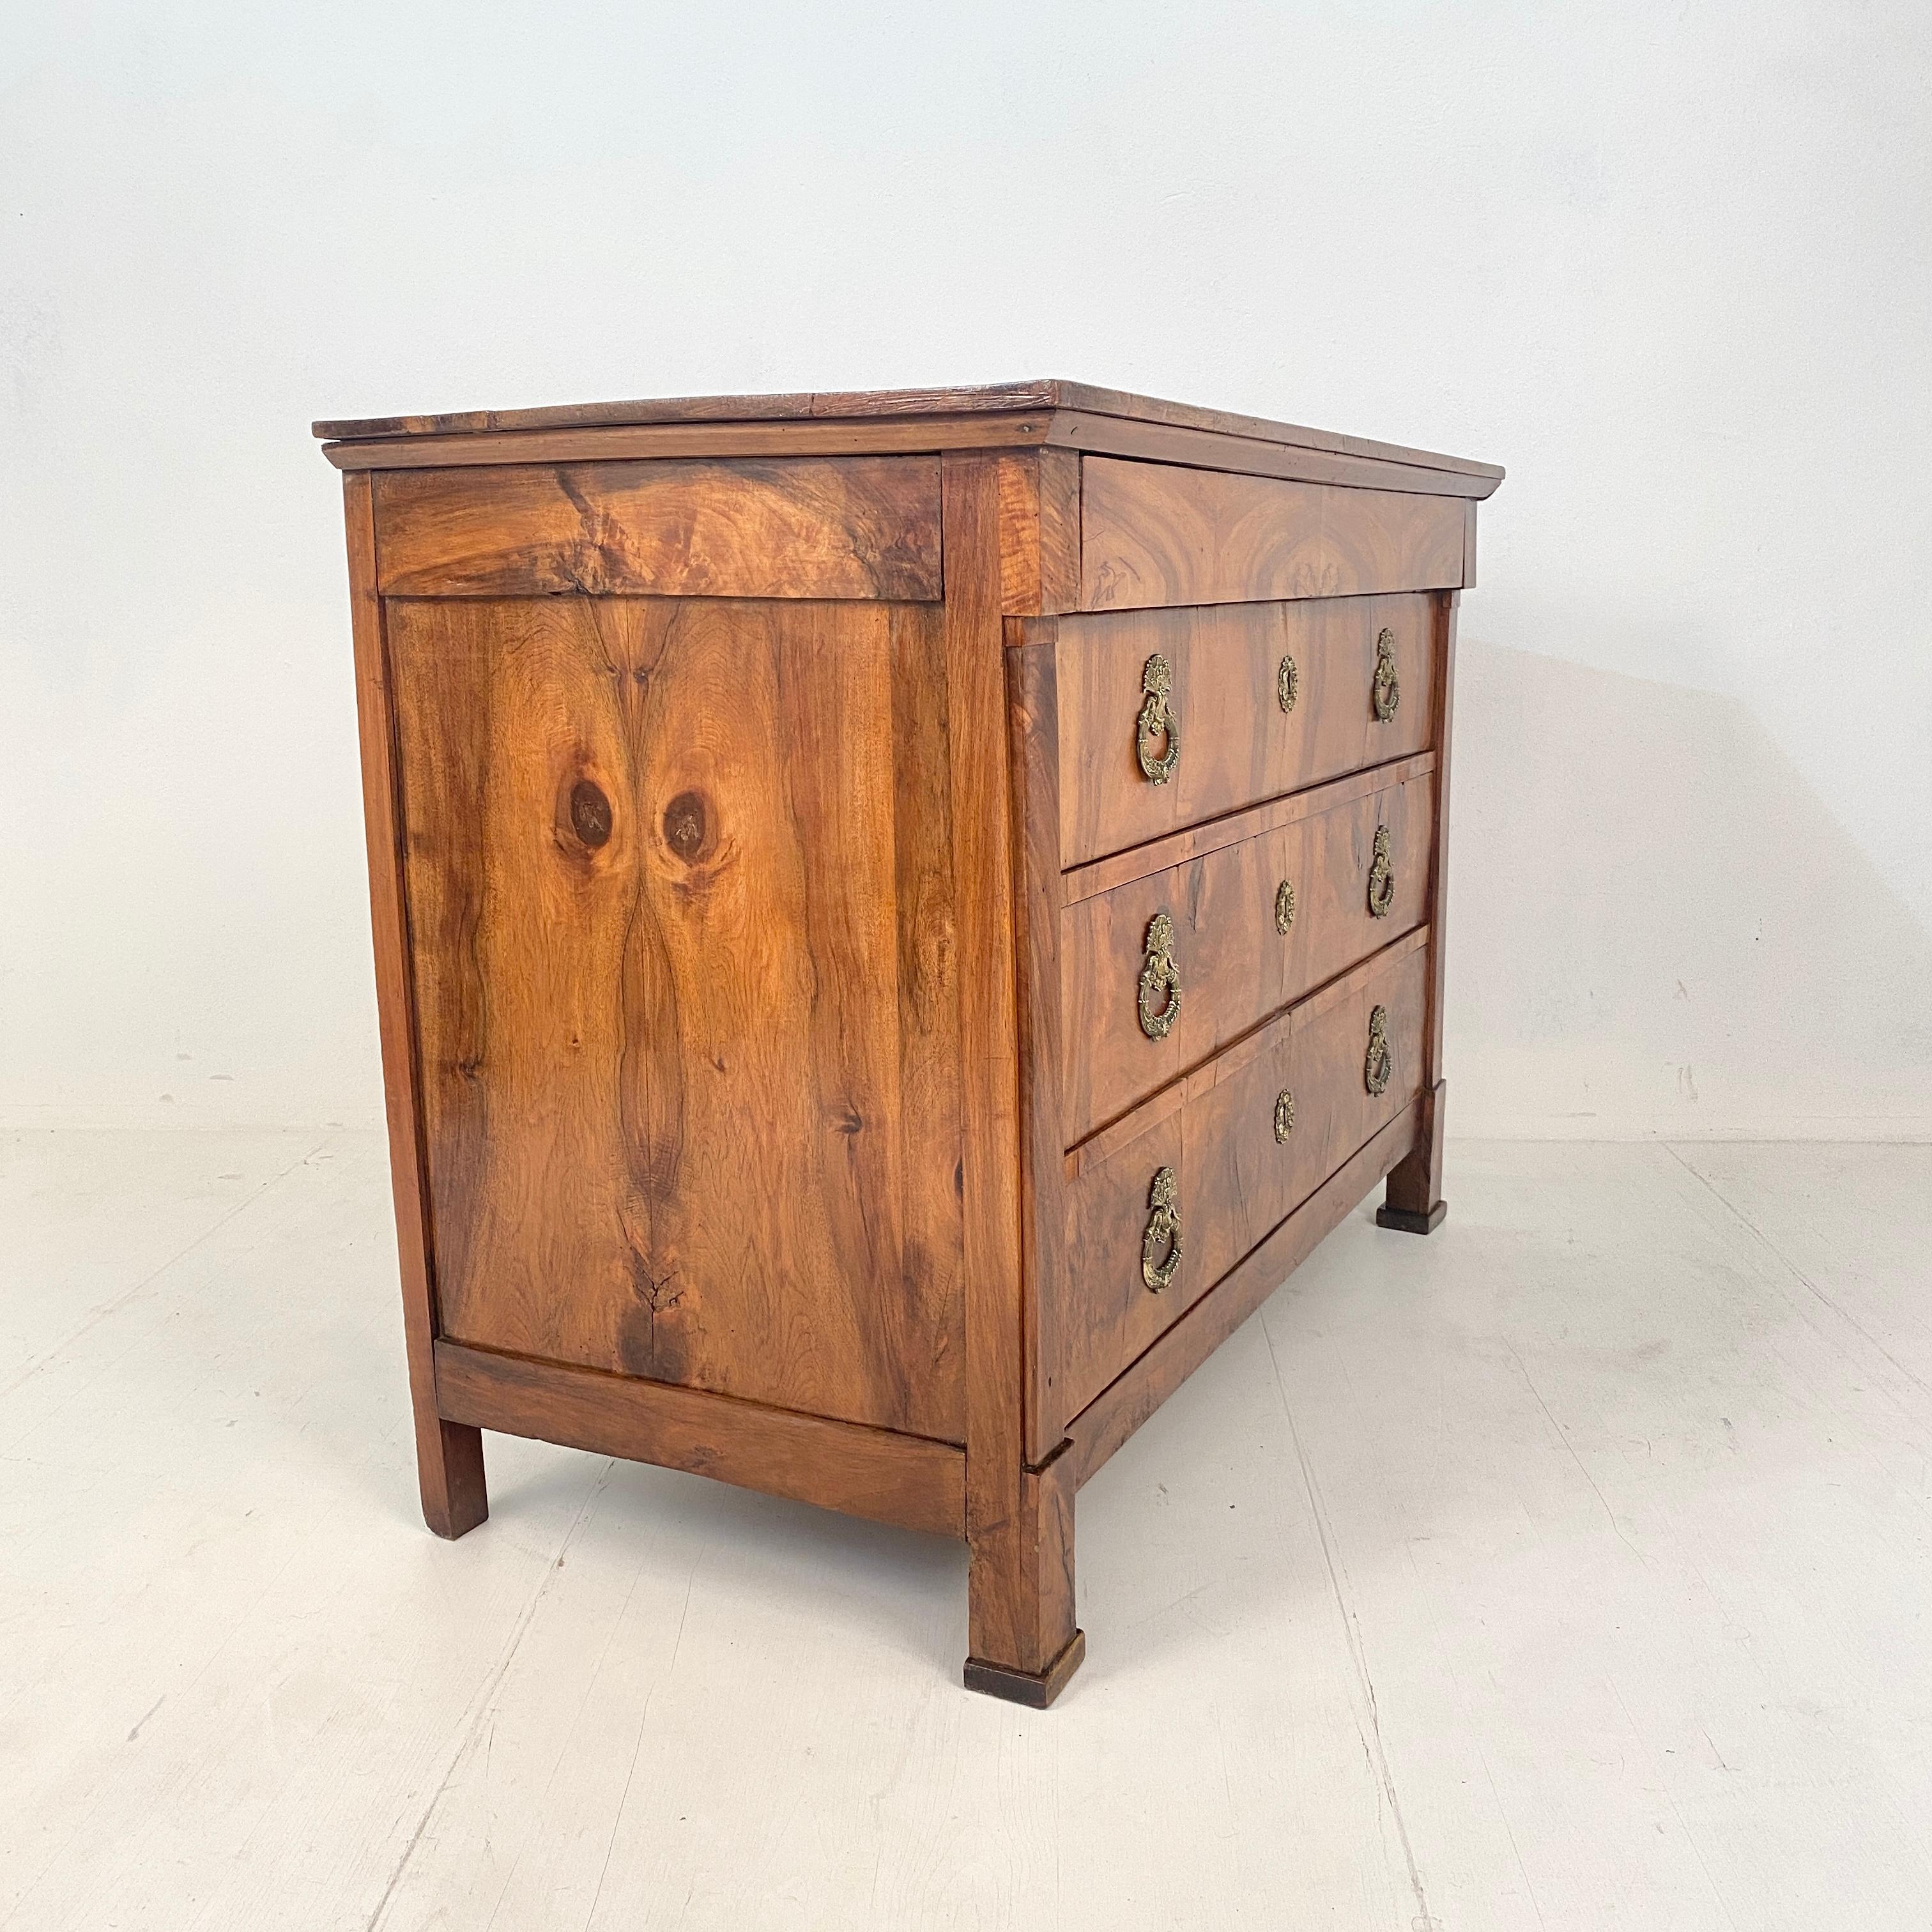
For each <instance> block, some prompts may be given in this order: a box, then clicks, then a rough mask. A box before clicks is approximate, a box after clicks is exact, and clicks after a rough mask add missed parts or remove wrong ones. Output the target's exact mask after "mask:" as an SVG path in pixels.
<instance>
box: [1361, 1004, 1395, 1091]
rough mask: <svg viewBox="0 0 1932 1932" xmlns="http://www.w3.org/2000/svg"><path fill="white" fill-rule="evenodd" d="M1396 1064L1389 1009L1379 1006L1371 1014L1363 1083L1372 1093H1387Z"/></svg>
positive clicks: (1363, 1065) (1363, 1063)
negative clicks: (1390, 1030)
mask: <svg viewBox="0 0 1932 1932" xmlns="http://www.w3.org/2000/svg"><path fill="white" fill-rule="evenodd" d="M1394 1066H1395V1063H1394V1058H1393V1057H1392V1056H1391V1054H1390V1052H1389V1043H1388V1007H1376V1009H1375V1010H1374V1011H1373V1013H1370V1015H1369V1051H1368V1055H1367V1058H1365V1059H1364V1061H1363V1062H1362V1084H1363V1085H1364V1086H1365V1087H1367V1088H1368V1090H1369V1091H1370V1093H1371V1094H1381V1093H1385V1092H1386V1091H1388V1084H1389V1075H1390V1074H1391V1073H1392V1072H1393V1071H1394Z"/></svg>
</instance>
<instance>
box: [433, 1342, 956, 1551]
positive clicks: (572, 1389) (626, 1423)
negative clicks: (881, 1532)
mask: <svg viewBox="0 0 1932 1932" xmlns="http://www.w3.org/2000/svg"><path fill="white" fill-rule="evenodd" d="M435 1360H436V1393H437V1406H438V1409H439V1410H440V1412H441V1413H442V1415H443V1416H444V1417H445V1418H446V1419H447V1420H448V1421H452V1422H455V1423H461V1424H466V1425H467V1426H468V1427H471V1428H473V1429H493V1430H499V1431H500V1432H502V1433H504V1434H505V1435H509V1436H530V1437H532V1438H534V1439H535V1440H537V1441H538V1442H559V1443H562V1445H565V1447H566V1448H572V1449H583V1450H587V1451H589V1452H591V1453H592V1454H595V1455H599V1456H618V1457H622V1458H623V1459H624V1460H625V1461H627V1462H632V1463H652V1464H653V1465H655V1466H656V1467H658V1468H659V1469H681V1470H683V1471H685V1472H686V1473H687V1474H688V1475H697V1476H711V1477H715V1478H716V1479H717V1480H718V1481H720V1482H724V1483H731V1484H735V1485H736V1486H737V1487H739V1488H741V1489H748V1490H758V1491H760V1492H761V1493H763V1494H764V1495H766V1496H786V1497H789V1498H790V1499H791V1500H792V1501H793V1502H804V1503H814V1504H816V1505H817V1506H818V1507H819V1508H821V1509H829V1510H836V1511H839V1512H840V1514H842V1515H845V1516H856V1517H865V1519H866V1520H868V1521H870V1522H873V1523H892V1524H895V1525H896V1526H898V1527H899V1528H900V1529H917V1530H923V1531H926V1532H928V1533H929V1534H931V1535H938V1536H950V1537H955V1538H958V1537H962V1536H964V1535H965V1533H966V1458H965V1451H962V1450H961V1449H960V1448H958V1447H956V1445H953V1444H952V1443H950V1442H934V1441H932V1439H929V1437H926V1436H906V1435H901V1434H900V1433H898V1432H897V1431H895V1430H889V1429H873V1428H868V1427H865V1425H864V1424H860V1423H855V1422H835V1421H829V1420H828V1419H827V1418H825V1417H823V1416H817V1415H800V1414H797V1413H795V1412H793V1411H791V1410H790V1409H771V1408H767V1407H766V1406H765V1405H764V1404H763V1403H754V1402H747V1401H745V1400H742V1398H740V1397H736V1396H728V1395H717V1394H712V1393H710V1392H709V1391H706V1390H703V1389H692V1388H681V1387H679V1385H677V1384H676V1383H673V1382H648V1381H646V1380H644V1379H642V1378H640V1377H638V1376H620V1375H613V1374H611V1373H607V1371H605V1370H601V1369H586V1368H576V1367H570V1366H568V1365H567V1364H562V1363H557V1362H539V1361H531V1360H529V1359H528V1358H526V1357H523V1356H520V1355H498V1354H496V1353H495V1352H493V1351H491V1350H490V1349H471V1348H466V1347H464V1346H462V1344H460V1343H455V1342H449V1341H439V1342H437V1344H436V1349H435Z"/></svg>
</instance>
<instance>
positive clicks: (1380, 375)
mask: <svg viewBox="0 0 1932 1932" xmlns="http://www.w3.org/2000/svg"><path fill="white" fill-rule="evenodd" d="M6 13H7V24H6V26H5V30H4V33H0V812H3V813H4V814H5V816H4V820H0V823H4V824H5V828H6V836H5V843H4V846H0V1121H11V1122H13V1123H16V1124H19V1123H34V1122H44V1123H49V1124H53V1123H102V1124H106V1123H127V1122H132V1123H144V1124H145V1123H155V1122H164V1121H179V1122H183V1123H189V1122H203V1121H223V1122H290V1123H302V1124H311V1123H314V1122H318V1121H374V1119H376V1118H378V1114H379V1105H380V1088H379V1075H378V1071H377V1061H376V1055H375V1044H374V1043H375V1028H374V1015H373V994H372V990H371V987H372V982H371V971H370V967H369V964H368V929H367V911H366V905H365V899H364V897H363V885H362V872H361V868H362V845H361V832H360V821H359V794H358V790H357V781H356V767H355V742H354V728H353V703H352V696H351V690H350V674H349V647H348V639H347V618H346V602H345V598H344V581H343V576H344V573H343V565H342V562H341V536H340V523H339V499H338V486H337V479H336V478H335V474H334V472H332V471H331V470H330V469H329V467H328V466H327V465H326V463H324V462H323V459H322V458H321V457H320V455H318V454H317V452H316V451H315V449H314V446H313V445H312V444H311V443H310V442H309V441H308V436H307V425H308V422H309V420H310V419H311V417H313V416H325V415H326V416H345V415H350V414H356V413H380V412H387V411H391V410H437V409H449V408H461V407H470V406H475V405H491V404H495V405H511V404H526V403H536V402H550V401H577V400H583V399H586V398H604V397H610V396H626V395H658V394H677V393H683V392H703V391H707V390H743V389H760V388H768V389H808V388H814V387H841V388H857V387H866V386H889V385H897V384H924V383H944V382H953V381H968V380H997V379H1001V378H1006V377H1016V376H1028V375H1035V374H1064V375H1067V376H1072V377H1078V378H1081V379H1083V380H1088V381H1093V382H1097V383H1109V384H1112V385H1116V386H1120V387H1123V388H1129V389H1145V390H1148V391H1151V392H1154V393H1155V394H1157V395H1172V396H1177V397H1180V398H1185V399H1187V400H1191V401H1201V402H1205V403H1210V404H1219V405H1222V406H1224V407H1232V408H1235V409H1241V410H1253V411H1256V412H1259V413H1265V414H1271V415H1277V416H1286V417H1288V418H1289V419H1291V420H1294V421H1298V422H1311V423H1316V424H1319V425H1324V426H1326V427H1329V428H1337V429H1343V430H1347V431H1356V432H1358V433H1361V434H1368V435H1376V436H1385V437H1391V438H1392V439H1394V440H1398V441H1403V442H1410V443H1422V444H1424V445H1430V446H1436V447H1438V448H1442V449H1448V450H1451V451H1454V452H1459V453H1461V454H1465V455H1473V456H1478V457H1482V458H1489V459H1491V460H1497V461H1501V462H1503V463H1507V464H1508V466H1509V469H1510V477H1509V480H1508V482H1507V483H1505V485H1504V487H1503V489H1502V493H1501V494H1500V495H1499V496H1497V497H1496V499H1494V500H1493V502H1492V503H1491V504H1490V505H1489V506H1488V507H1487V509H1486V511H1484V522H1483V535H1482V553H1481V585H1480V586H1479V587H1478V589H1475V590H1474V591H1473V592H1471V593H1470V594H1469V596H1468V597H1467V598H1466V601H1465V605H1464V613H1463V682H1462V684H1461V686H1460V696H1459V699H1458V724H1459V731H1460V736H1459V739H1458V747H1457V776H1456V789H1455V813H1454V860H1453V872H1454V921H1453V925H1452V932H1453V935H1454V936H1453V947H1452V956H1451V971H1452V980H1451V988H1452V995H1453V1006H1452V1008H1451V1041H1450V1051H1451V1068H1450V1077H1451V1085H1452V1089H1453V1091H1454V1094H1455V1109H1456V1111H1455V1113H1454V1124H1455V1127H1456V1129H1457V1130H1458V1131H1462V1132H1477V1131H1485V1130H1501V1131H1513V1132H1522V1133H1560V1134H1571V1133H1604V1134H1616V1135H1631V1134H1643V1133H1658V1132H1663V1133H1670V1134H1673V1135H1696V1134H1706V1133H1742V1134H1754V1135H1757V1134H1765V1135H1781V1134H1851V1133H1876V1134H1897V1135H1907V1134H1909V1135H1915V1136H1923V1135H1926V1134H1927V1133H1932V1018H1928V1011H1932V938H1928V926H1932V833H1928V826H1932V757H1928V751H1932V651H1928V649H1927V645H1928V643H1929V642H1932V617H1928V607H1932V527H1928V524H1929V523H1932V511H1928V505H1932V487H1929V486H1932V351H1929V350H1928V347H1927V344H1928V343H1932V246H1928V240H1932V221H1928V216H1932V205H1928V204H1932V193H1928V189H1929V188H1932V161H1929V160H1928V157H1932V136H1928V124H1932V116H1928V114H1927V108H1926V102H1927V98H1928V83H1932V8H1928V7H1927V6H1926V5H1924V4H1923V0H1917V4H1908V3H1907V0H1895V4H1891V5H1883V4H1873V5H1864V6H1849V5H1844V4H1842V0H1839V4H1827V0H1819V4H1815V5H1797V4H1790V0H1787V3H1786V4H1763V5H1733V6H1718V5H1688V6H1687V5H1670V6H1665V5H1655V4H1642V0H1638V4H1616V5H1582V4H1574V0H1550V4H1548V5H1530V6H1518V7H1509V6H1503V5H1454V6H1452V5H1438V6H1427V5H1413V4H1412V5H1399V4H1393V0H1385V4H1382V5H1361V6H1350V7H1342V6H1337V5H1334V4H1332V0H1330V4H1301V5H1250V6H1241V5H1228V4H1207V3H1206V0H1197V4H1195V5H1190V6H1187V7H1166V6H1156V5H1151V4H1147V0H1112V4H1109V5H1091V6H1088V5H1081V6H1072V5H1058V6H1056V5H1051V4H1043V0H1028V4H1024V5H986V4H974V5H944V6H941V5H918V4H910V5H896V6H886V5H869V6H868V5H862V4H851V0H843V3H842V4H840V5H793V6H790V7H780V6H776V5H770V6H753V5H735V6H734V5H715V6H697V7H693V6H691V5H688V4H686V5H678V6H675V7H673V6H664V7H652V6H643V5H616V4H613V5H590V4H586V0H549V4H544V5H538V4H535V0H529V4H521V5H505V4H496V5H490V4H484V0H462V4H446V5H403V4H399V0H332V4H329V5H301V6H282V7H262V6H261V5H259V4H253V3H252V0H251V4H244V0H175V4H172V5H159V4H154V5H145V6H137V5H112V4H101V5H79V4H75V5H65V6H63V5H55V4H50V0H9V5H8V6H7V10H6Z"/></svg>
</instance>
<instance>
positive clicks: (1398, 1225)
mask: <svg viewBox="0 0 1932 1932" xmlns="http://www.w3.org/2000/svg"><path fill="white" fill-rule="evenodd" d="M1448 1211H1449V1204H1448V1202H1446V1201H1439V1202H1436V1205H1435V1206H1434V1207H1433V1208H1430V1211H1429V1212H1428V1213H1427V1214H1410V1213H1409V1211H1408V1210H1407V1209H1406V1208H1377V1209H1376V1226H1377V1227H1378V1228H1394V1229H1397V1230H1399V1231H1400V1232H1401V1233H1403V1234H1405V1235H1433V1234H1434V1233H1435V1232H1436V1229H1438V1228H1439V1227H1441V1226H1442V1217H1443V1216H1444V1215H1445V1214H1448Z"/></svg>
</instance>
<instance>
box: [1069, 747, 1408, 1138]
mask: <svg viewBox="0 0 1932 1932" xmlns="http://www.w3.org/2000/svg"><path fill="white" fill-rule="evenodd" d="M1384 769H1385V770H1386V771H1387V772H1388V774H1389V775H1388V778H1386V779H1385V780H1384V781H1382V782H1381V783H1379V784H1375V783H1373V779H1374V778H1375V776H1376V775H1375V774H1373V773H1370V774H1363V775H1359V776H1358V777H1355V778H1349V779H1345V780H1343V781H1341V782H1340V784H1334V785H1329V786H1325V787H1322V789H1320V790H1316V791H1312V792H1305V793H1301V795H1300V796H1298V797H1295V798H1293V799H1283V800H1282V801H1280V802H1279V803H1278V804H1277V805H1273V806H1268V807H1264V808H1262V810H1261V811H1259V812H1256V813H1253V814H1243V816H1242V817H1241V819H1240V820H1230V821H1228V822H1227V823H1226V825H1225V826H1223V827H1220V828H1217V829H1219V830H1225V831H1226V832H1228V833H1229V834H1230V835H1231V836H1230V838H1229V842H1227V843H1226V844H1222V845H1220V847H1218V848H1217V849H1216V850H1211V851H1208V852H1206V853H1202V855H1200V856H1190V857H1188V858H1187V859H1185V860H1184V862H1181V863H1178V864H1175V865H1168V866H1165V867H1163V868H1161V869H1160V870H1158V871H1151V872H1150V873H1149V874H1148V875H1147V876H1145V877H1140V878H1137V879H1134V880H1131V881H1130V882H1129V883H1124V884H1121V885H1117V886H1113V887H1112V889H1110V890H1103V891H1098V892H1095V893H1094V895H1092V896H1091V897H1088V898H1079V899H1077V900H1075V901H1073V902H1072V903H1070V904H1068V905H1067V909H1066V910H1065V912H1064V914H1063V915H1062V922H1061V1007H1062V1011H1063V1012H1064V1013H1065V1015H1066V1016H1067V1017H1066V1027H1065V1032H1064V1043H1065V1044H1064V1059H1065V1063H1066V1065H1065V1072H1064V1101H1063V1121H1064V1132H1065V1135H1066V1139H1067V1145H1070V1146H1072V1145H1076V1144H1077V1143H1078V1142H1081V1141H1082V1140H1084V1139H1086V1137H1087V1136H1088V1135H1089V1134H1090V1133H1092V1132H1093V1131H1094V1130H1095V1129H1096V1128H1097V1127H1101V1126H1103V1125H1104V1124H1106V1122H1108V1121H1112V1120H1115V1119H1118V1118H1119V1117H1120V1116H1121V1115H1123V1114H1124V1113H1125V1112H1127V1110H1128V1109H1130V1107H1132V1106H1134V1105H1135V1103H1136V1102H1138V1101H1139V1100H1143V1099H1145V1097H1147V1096H1148V1094H1151V1093H1154V1092H1155V1091H1157V1089H1159V1088H1162V1087H1164V1086H1165V1085H1166V1084H1167V1083H1168V1082H1169V1081H1170V1080H1172V1079H1174V1078H1175V1076H1177V1075H1178V1074H1181V1073H1185V1072H1186V1071H1187V1070H1188V1069H1189V1068H1190V1067H1195V1066H1197V1065H1199V1064H1200V1063H1201V1062H1202V1061H1205V1060H1206V1059H1208V1058H1210V1057H1211V1055H1214V1054H1215V1053H1216V1052H1219V1051H1220V1049H1221V1048H1223V1046H1226V1044H1227V1043H1229V1041H1230V1040H1234V1039H1236V1038H1237V1037H1239V1036H1240V1035H1241V1034H1244V1033H1246V1032H1247V1031H1248V1030H1249V1029H1250V1028H1251V1027H1253V1026H1254V1025H1256V1024H1257V1023H1258V1022H1260V1021H1261V1020H1262V1019H1265V1018H1266V1017H1267V1016H1268V1015H1269V1014H1270V1013H1274V1012H1275V1011H1276V1010H1277V1009H1278V1008H1280V1007H1285V1006H1286V1005H1288V1004H1289V1003H1290V1002H1291V1001H1295V1000H1297V999H1299V998H1301V995H1303V994H1304V993H1305V992H1307V991H1308V990H1309V989H1310V988H1311V987H1315V986H1320V985H1322V983H1323V982H1325V980H1331V979H1333V978H1334V977H1335V975H1336V974H1337V973H1340V972H1344V971H1346V970H1347V969H1348V968H1349V967H1351V966H1352V965H1355V963H1356V962H1358V960H1361V959H1367V957H1368V956H1369V955H1370V953H1373V952H1375V951H1376V950H1378V949H1379V947H1384V946H1386V945H1387V944H1389V943H1390V941H1392V940H1394V939H1396V938H1400V936H1401V935H1403V933H1405V932H1408V931H1409V930H1410V929H1411V928H1412V927H1414V926H1417V925H1418V924H1420V923H1421V920H1422V919H1423V917H1424V914H1425V912H1426V910H1427V904H1428V895H1429V871H1430V853H1431V850H1432V847H1433V831H1434V826H1435V819H1436V809H1435V793H1436V779H1435V765H1434V760H1433V759H1432V758H1429V757H1421V758H1415V759H1411V760H1406V761H1405V762H1403V763H1399V764H1397V765H1395V766H1388V767H1385V768H1384ZM1250 827H1252V829H1248V828H1250ZM1244 829H1245V830H1247V835H1245V836H1240V835H1239V834H1240V833H1241V832H1242V831H1244ZM1179 842H1181V843H1184V844H1191V843H1192V842H1193V841H1179ZM1159 851H1160V848H1159V847H1154V848H1151V850H1150V851H1149V853H1148V856H1157V855H1158V853H1159ZM1133 856H1136V857H1138V856H1141V855H1139V854H1138V853H1137V854H1135V855H1133ZM1109 869H1110V868H1107V867H1105V866H1095V867H1094V868H1091V873H1094V874H1102V875H1103V876H1104V874H1106V872H1107V871H1109ZM1083 883H1085V880H1084V878H1083V875H1082V874H1080V873H1074V874H1070V876H1069V878H1068V880H1067V884H1068V887H1069V889H1070V892H1078V891H1079V890H1080V889H1081V887H1082V884H1083ZM1163 920H1164V921H1165V922H1166V924H1165V925H1164V926H1163V925H1161V924H1160V923H1159V922H1161V921H1163Z"/></svg>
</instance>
